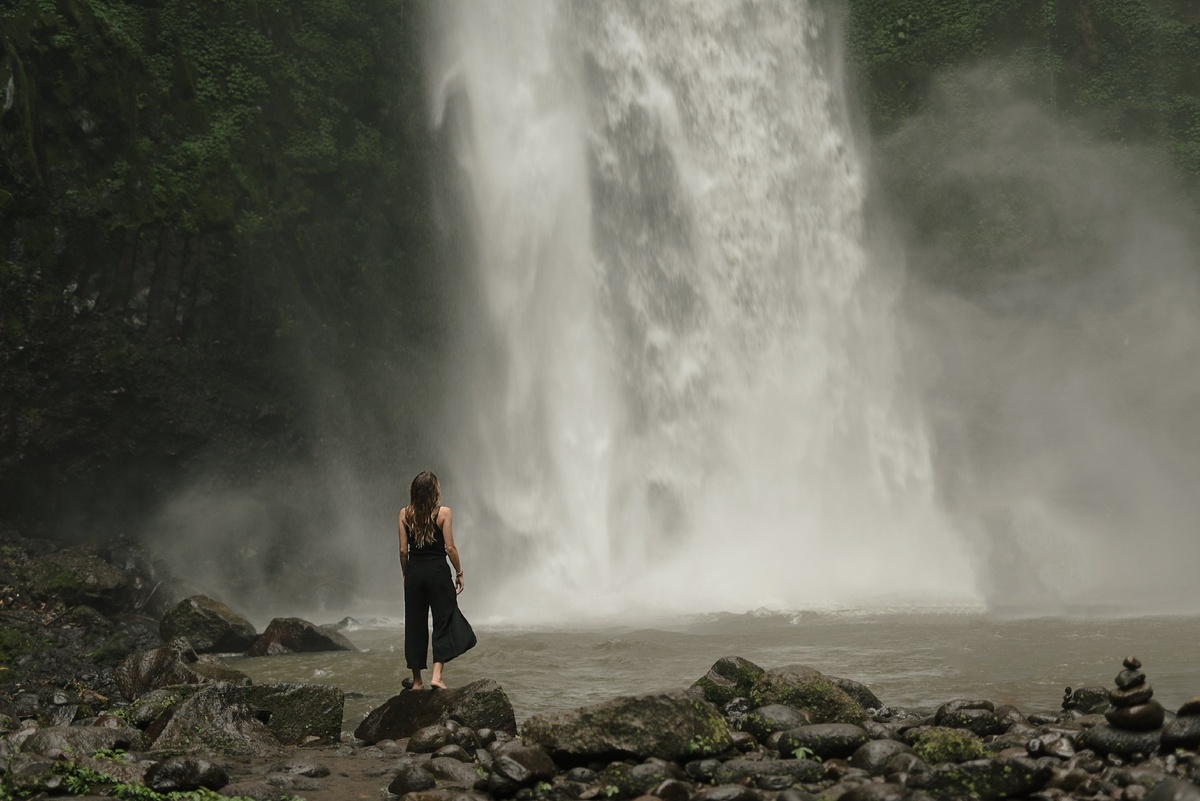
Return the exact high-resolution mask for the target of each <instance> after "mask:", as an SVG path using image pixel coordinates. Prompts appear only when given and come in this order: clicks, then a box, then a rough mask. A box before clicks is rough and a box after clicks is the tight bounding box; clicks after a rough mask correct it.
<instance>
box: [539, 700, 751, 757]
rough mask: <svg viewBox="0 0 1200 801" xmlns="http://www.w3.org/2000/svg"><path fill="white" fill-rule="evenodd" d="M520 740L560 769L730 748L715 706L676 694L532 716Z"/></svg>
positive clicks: (714, 752)
mask: <svg viewBox="0 0 1200 801" xmlns="http://www.w3.org/2000/svg"><path fill="white" fill-rule="evenodd" d="M521 737H522V738H523V739H524V740H525V742H527V743H530V744H533V745H537V746H540V747H541V748H544V749H545V750H546V751H547V753H549V754H550V756H551V757H552V758H553V759H554V761H555V762H557V763H558V764H560V765H585V764H588V763H590V762H603V761H606V760H614V759H627V758H637V759H646V758H648V757H658V758H660V759H669V760H675V761H682V760H687V759H702V758H704V757H707V756H715V755H717V754H720V753H723V752H724V751H726V750H728V749H729V748H730V747H731V746H732V744H733V739H732V737H731V735H730V731H729V726H728V724H726V722H725V719H724V718H723V717H721V714H720V713H719V712H718V711H717V710H716V708H714V707H713V706H712V705H711V704H709V703H707V702H705V701H703V700H701V699H699V698H696V697H695V696H692V695H676V694H665V695H642V696H635V697H627V698H614V699H613V700H611V701H607V702H605V703H603V704H596V705H594V706H587V707H582V708H580V709H576V710H573V711H569V712H557V713H551V714H547V715H536V716H534V717H532V718H530V719H529V720H528V721H526V722H525V725H524V726H523V727H522V728H521Z"/></svg>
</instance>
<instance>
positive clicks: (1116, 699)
mask: <svg viewBox="0 0 1200 801" xmlns="http://www.w3.org/2000/svg"><path fill="white" fill-rule="evenodd" d="M1153 696H1154V689H1153V688H1152V687H1151V686H1150V685H1149V684H1143V685H1142V686H1140V687H1131V688H1129V689H1128V690H1109V691H1108V700H1109V701H1110V702H1112V705H1113V706H1115V707H1122V706H1138V705H1139V704H1144V703H1146V702H1147V701H1149V700H1150V699H1151V698H1152V697H1153Z"/></svg>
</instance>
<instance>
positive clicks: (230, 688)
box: [153, 684, 280, 756]
mask: <svg viewBox="0 0 1200 801" xmlns="http://www.w3.org/2000/svg"><path fill="white" fill-rule="evenodd" d="M245 692H246V688H244V687H240V686H238V685H235V684H213V685H210V686H207V687H204V688H203V689H201V690H199V691H198V692H196V693H195V694H194V695H192V696H191V697H190V698H188V699H186V700H184V701H181V702H180V703H179V704H177V705H176V706H175V708H174V710H173V712H172V714H171V719H170V720H168V721H167V724H166V726H164V727H163V730H162V734H160V735H159V736H158V739H157V740H155V741H154V746H153V747H154V750H155V751H159V752H174V753H185V754H228V755H240V756H268V755H274V754H276V753H278V752H279V750H280V743H279V740H277V739H276V738H275V736H274V735H273V734H272V733H271V731H270V729H268V728H267V726H266V724H264V723H263V722H262V721H261V720H260V719H259V718H258V716H257V715H256V714H255V709H254V707H253V706H252V705H251V704H250V703H249V702H248V701H247V699H246V695H245Z"/></svg>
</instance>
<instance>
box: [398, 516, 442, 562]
mask: <svg viewBox="0 0 1200 801" xmlns="http://www.w3.org/2000/svg"><path fill="white" fill-rule="evenodd" d="M405 525H406V526H407V525H408V523H405ZM408 556H409V558H410V559H411V558H413V557H420V558H422V559H425V558H437V557H441V558H442V559H445V558H446V537H445V535H443V534H442V527H441V526H440V525H438V524H437V523H434V526H433V540H432V541H430V543H429V544H428V545H426V546H425V547H421V546H419V545H417V538H416V536H415V535H413V534H412V533H411V532H410V533H409V535H408Z"/></svg>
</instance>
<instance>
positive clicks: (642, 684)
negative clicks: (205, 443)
mask: <svg viewBox="0 0 1200 801" xmlns="http://www.w3.org/2000/svg"><path fill="white" fill-rule="evenodd" d="M477 631H478V634H479V646H478V647H477V648H476V649H475V650H473V651H471V652H470V653H468V654H466V655H465V656H463V657H461V658H460V659H458V660H456V661H455V662H453V663H451V664H450V666H449V668H448V670H447V672H446V678H447V680H448V682H449V683H450V685H451V686H456V685H462V684H465V683H467V682H469V681H473V680H475V679H479V678H484V677H489V678H493V679H495V680H496V681H498V682H499V683H500V684H501V685H502V686H503V687H504V689H505V691H506V692H507V693H508V696H509V698H510V699H511V700H512V703H513V707H514V708H515V710H516V713H517V719H518V720H524V719H525V718H527V717H529V716H530V715H534V714H537V713H541V712H547V711H551V710H559V709H572V708H574V707H577V706H581V705H584V704H589V703H594V702H598V701H603V700H606V699H608V698H613V697H615V696H618V695H629V694H638V693H648V692H655V691H662V690H673V689H683V688H686V687H687V686H688V685H690V684H691V683H692V682H693V681H695V680H696V679H697V678H698V677H700V676H702V675H703V674H704V673H705V672H706V671H707V670H708V668H709V667H710V666H711V665H712V663H713V662H715V661H716V660H717V659H719V658H720V657H722V656H728V655H737V656H742V657H745V658H747V659H750V660H751V661H753V662H756V663H758V664H760V665H762V666H764V667H774V666H778V665H785V664H796V663H802V664H807V665H811V666H813V667H815V668H817V669H818V670H821V671H823V672H825V673H828V674H831V675H838V676H845V677H847V678H851V679H856V680H858V681H861V682H863V683H865V684H867V685H868V686H869V687H870V688H871V689H872V690H874V691H875V694H876V695H878V696H879V697H880V699H881V700H883V701H884V703H888V704H893V705H902V706H932V705H935V704H939V703H941V702H943V701H946V700H949V699H952V698H962V697H971V698H987V699H990V700H992V701H994V702H995V703H997V704H999V703H1012V704H1016V705H1017V706H1018V707H1019V708H1021V709H1022V710H1024V711H1025V712H1033V711H1039V710H1052V709H1056V708H1058V706H1059V703H1060V701H1061V698H1062V691H1063V688H1064V687H1067V686H1071V687H1078V686H1081V685H1085V684H1086V685H1103V686H1111V684H1112V679H1113V677H1114V676H1115V675H1116V674H1117V672H1118V671H1119V670H1120V662H1121V659H1122V658H1123V657H1124V656H1126V655H1128V654H1134V655H1136V656H1138V657H1139V658H1140V659H1141V660H1142V662H1143V663H1144V670H1145V671H1146V673H1147V675H1148V677H1149V680H1150V682H1151V684H1152V685H1153V686H1154V688H1155V697H1156V698H1158V699H1159V700H1160V701H1161V702H1162V703H1163V704H1164V705H1165V706H1166V707H1167V708H1168V709H1174V708H1176V707H1177V706H1179V704H1180V703H1182V702H1183V701H1184V700H1186V699H1187V698H1190V697H1192V696H1194V695H1200V619H1197V618H1141V619H1133V620H1110V621H1092V620H1085V621H1072V620H1063V619H1039V620H1018V621H1005V620H997V619H993V618H989V617H987V616H984V615H981V614H979V613H975V612H970V613H966V612H964V613H947V612H932V613H916V612H895V613H874V612H873V613H861V612H835V613H810V612H805V613H798V614H776V613H770V614H748V615H714V616H705V617H697V618H691V619H687V620H679V621H676V622H674V623H672V624H661V623H660V624H656V625H655V627H654V628H637V627H633V626H626V627H617V626H613V627H606V628H592V629H586V630H561V629H553V630H552V629H522V628H488V627H484V626H478V627H477ZM346 633H347V635H348V636H349V637H350V639H351V640H352V641H353V642H354V643H355V644H356V645H358V646H359V647H360V648H362V649H363V651H362V652H361V653H329V654H303V655H293V656H278V657H263V658H257V659H246V658H235V659H230V660H229V661H230V663H231V664H233V665H234V666H236V667H237V668H239V669H240V670H243V671H245V672H246V673H248V674H250V676H251V677H252V678H253V679H254V680H255V681H257V682H263V681H303V682H316V683H325V684H334V685H337V686H338V687H340V688H341V689H342V690H344V691H346V692H347V693H348V694H351V697H349V698H347V702H346V719H345V725H346V728H347V729H351V730H352V729H353V728H354V727H355V726H356V725H357V723H358V721H359V720H361V719H362V717H363V716H364V715H365V714H366V713H367V712H368V711H369V710H370V709H372V708H373V707H375V706H378V705H379V704H380V703H382V702H383V701H384V700H386V699H387V698H388V697H390V696H391V695H394V694H395V693H397V692H399V689H400V679H401V678H403V677H404V676H406V675H408V674H407V671H405V670H404V664H403V662H404V659H403V655H402V653H401V650H402V645H403V631H402V629H400V628H399V627H396V626H392V625H390V622H389V621H382V620H379V621H375V622H373V623H372V624H371V625H366V626H362V627H355V628H352V629H351V630H349V631H347V632H346Z"/></svg>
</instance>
